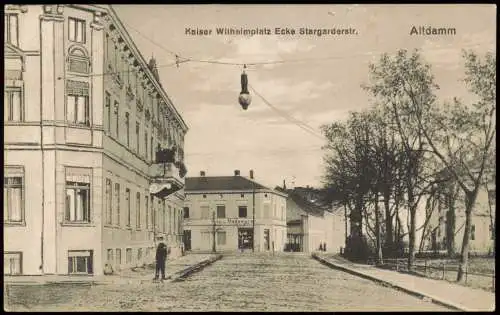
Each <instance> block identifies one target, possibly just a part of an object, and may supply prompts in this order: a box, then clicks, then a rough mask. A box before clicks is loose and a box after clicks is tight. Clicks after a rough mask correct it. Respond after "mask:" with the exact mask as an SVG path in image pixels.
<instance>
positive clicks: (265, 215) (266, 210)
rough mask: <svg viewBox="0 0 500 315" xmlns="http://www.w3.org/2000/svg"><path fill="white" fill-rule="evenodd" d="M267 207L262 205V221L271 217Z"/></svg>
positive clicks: (267, 205)
mask: <svg viewBox="0 0 500 315" xmlns="http://www.w3.org/2000/svg"><path fill="white" fill-rule="evenodd" d="M269 207H270V206H269V204H268V203H266V204H264V209H263V211H264V213H263V218H264V219H269V218H270V216H271V210H270V209H269Z"/></svg>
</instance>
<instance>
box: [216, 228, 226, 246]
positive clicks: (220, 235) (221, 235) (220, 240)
mask: <svg viewBox="0 0 500 315" xmlns="http://www.w3.org/2000/svg"><path fill="white" fill-rule="evenodd" d="M217 245H226V232H225V231H218V232H217Z"/></svg>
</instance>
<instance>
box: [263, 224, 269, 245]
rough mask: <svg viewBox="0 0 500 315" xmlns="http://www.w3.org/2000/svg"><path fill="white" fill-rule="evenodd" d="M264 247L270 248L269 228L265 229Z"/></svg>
mask: <svg viewBox="0 0 500 315" xmlns="http://www.w3.org/2000/svg"><path fill="white" fill-rule="evenodd" d="M264 248H265V250H269V229H265V230H264Z"/></svg>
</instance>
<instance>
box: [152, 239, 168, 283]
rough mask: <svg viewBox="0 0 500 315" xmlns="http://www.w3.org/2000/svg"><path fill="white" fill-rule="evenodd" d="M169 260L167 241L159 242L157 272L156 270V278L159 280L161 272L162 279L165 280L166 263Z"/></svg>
mask: <svg viewBox="0 0 500 315" xmlns="http://www.w3.org/2000/svg"><path fill="white" fill-rule="evenodd" d="M166 262H167V246H166V245H165V243H163V242H162V243H160V244H158V248H157V249H156V272H155V280H158V277H159V275H160V273H161V279H162V280H165V279H166V278H165V264H166Z"/></svg>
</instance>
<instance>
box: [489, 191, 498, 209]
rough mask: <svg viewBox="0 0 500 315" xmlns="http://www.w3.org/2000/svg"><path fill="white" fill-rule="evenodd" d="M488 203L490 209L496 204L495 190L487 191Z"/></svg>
mask: <svg viewBox="0 0 500 315" xmlns="http://www.w3.org/2000/svg"><path fill="white" fill-rule="evenodd" d="M488 202H489V204H490V206H491V207H493V208H494V207H495V205H496V202H497V194H496V189H490V190H488Z"/></svg>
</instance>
